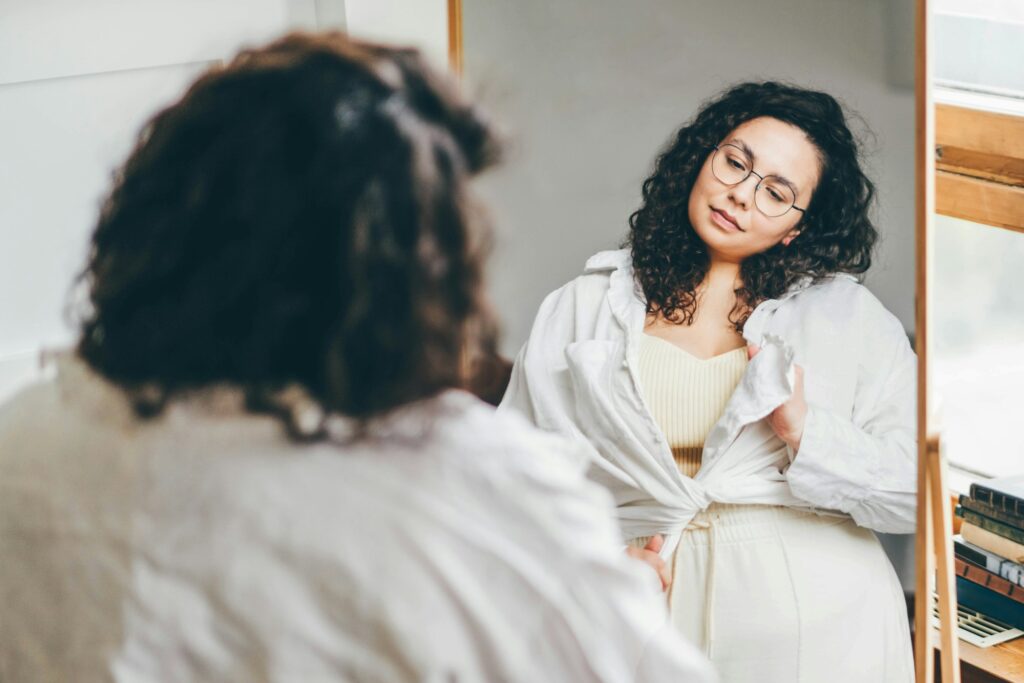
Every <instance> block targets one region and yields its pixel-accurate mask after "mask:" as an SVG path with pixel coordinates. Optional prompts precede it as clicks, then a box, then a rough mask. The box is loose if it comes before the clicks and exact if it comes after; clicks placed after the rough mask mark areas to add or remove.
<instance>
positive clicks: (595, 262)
mask: <svg viewBox="0 0 1024 683" xmlns="http://www.w3.org/2000/svg"><path fill="white" fill-rule="evenodd" d="M616 273H618V274H619V275H622V274H628V276H629V277H632V262H631V259H630V254H629V250H628V249H612V250H608V251H599V252H597V253H596V254H594V255H593V256H591V257H590V258H588V259H587V260H586V263H584V265H583V270H582V271H581V272H579V273H578V274H577V275H576V276H575V277H573V279H571V280H569V281H568V282H566V283H565V284H563V285H562V286H561V287H559V288H558V289H556V290H555V291H553V292H551V294H549V295H548V299H553V298H563V297H565V296H566V295H570V296H572V297H576V298H581V297H582V298H592V297H602V296H604V295H605V294H607V292H608V290H609V288H610V287H611V285H612V282H613V280H614V279H615V278H616Z"/></svg>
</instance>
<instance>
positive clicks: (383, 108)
mask: <svg viewBox="0 0 1024 683" xmlns="http://www.w3.org/2000/svg"><path fill="white" fill-rule="evenodd" d="M497 151H498V149H497V144H496V142H495V139H494V136H493V135H492V133H491V131H490V129H489V127H488V126H487V125H486V124H485V122H484V121H483V119H482V118H481V117H480V115H479V114H478V112H477V111H476V110H475V109H474V108H473V107H472V106H471V105H470V104H469V103H468V102H466V101H464V100H463V99H462V98H461V96H460V95H459V93H458V92H457V89H456V87H455V85H454V83H453V82H451V81H450V80H448V79H447V78H442V77H440V76H439V75H438V74H435V73H433V72H432V71H431V70H430V69H429V68H427V67H426V65H425V63H424V61H423V60H422V59H421V57H420V55H419V54H418V53H417V52H416V51H414V50H407V49H395V48H389V47H384V46H380V45H374V44H370V43H365V42H359V41H355V40H351V39H349V38H346V37H345V36H343V35H341V34H339V33H331V34H318V35H313V34H303V33H295V34H290V35H288V36H285V37H284V38H281V39H279V40H277V41H276V42H274V43H272V44H270V45H268V46H266V47H263V48H260V49H250V50H245V51H243V52H241V53H240V54H239V55H238V56H237V57H235V58H234V60H232V61H231V62H230V63H229V64H227V65H226V66H223V67H221V68H214V69H212V70H211V71H209V72H207V73H206V74H205V75H203V76H202V77H200V78H199V79H198V80H197V81H196V82H195V83H194V84H193V85H192V86H191V87H190V88H189V89H188V91H187V92H186V93H185V94H184V96H183V97H182V98H181V99H180V100H179V101H178V102H176V103H175V104H173V105H171V106H169V107H167V108H166V109H164V110H163V111H161V112H159V113H158V114H157V115H156V116H155V117H154V118H153V119H152V120H151V121H150V122H149V123H148V124H147V125H146V126H145V127H144V129H143V131H142V133H141V135H140V138H139V141H138V143H137V145H136V147H135V149H134V151H133V152H132V153H131V155H130V157H129V158H128V160H127V162H126V163H125V165H124V167H123V169H121V170H120V171H119V172H118V174H117V175H116V177H115V182H114V187H113V189H112V191H111V193H110V195H109V197H108V198H107V200H106V201H105V204H104V206H103V208H102V211H101V215H100V218H99V223H98V226H97V227H96V229H95V232H94V233H93V236H92V243H91V250H90V256H89V259H88V263H87V266H86V268H85V270H84V272H83V273H82V275H81V276H80V281H83V282H84V283H85V287H84V288H85V289H87V290H88V299H89V302H88V305H87V309H88V310H87V311H85V312H83V313H82V314H81V316H80V317H81V318H82V322H81V332H82V334H81V339H80V342H79V345H78V353H79V355H80V356H81V357H82V358H84V359H85V361H86V362H87V363H88V364H89V365H90V366H92V367H93V368H94V369H96V370H97V371H99V372H100V373H101V374H102V375H104V376H105V377H106V378H108V379H109V380H111V381H112V382H114V383H116V384H118V385H120V386H122V387H123V388H124V389H126V390H128V391H129V393H130V395H132V396H134V397H138V400H137V401H136V407H137V409H138V410H139V412H140V413H143V414H145V413H156V412H159V410H160V408H161V407H162V406H163V404H164V402H165V401H166V400H167V398H168V397H169V396H171V395H174V394H175V393H177V392H184V391H187V390H191V389H197V388H201V387H205V386H207V385H212V384H219V383H223V384H228V385H231V386H235V387H239V388H241V389H243V390H244V391H245V392H246V394H247V395H248V396H249V397H250V399H251V400H250V407H251V408H255V407H257V406H260V405H262V406H264V407H265V406H266V405H273V402H270V403H268V402H267V401H261V400H259V399H257V398H253V397H258V396H268V395H273V394H274V392H281V393H288V392H292V393H294V390H295V389H296V387H297V388H298V389H300V390H301V391H302V392H304V394H305V395H306V396H307V397H308V398H309V399H310V400H311V401H313V402H314V403H315V405H316V406H317V407H318V408H320V409H322V411H323V412H324V413H332V412H334V413H342V414H344V415H347V416H351V417H355V418H358V419H360V420H362V421H364V422H365V419H367V418H369V417H371V416H373V415H376V414H380V413H383V412H385V411H388V410H389V409H392V408H394V407H396V406H399V405H401V404H404V403H407V402H409V401H413V400H416V399H419V398H425V397H429V396H431V395H435V394H436V393H438V392H439V391H441V390H443V389H445V388H448V387H458V386H465V385H466V384H467V382H468V381H469V378H468V377H467V375H468V374H469V373H468V372H467V367H468V366H469V362H468V361H467V358H475V357H477V356H479V355H480V354H481V353H482V350H483V349H485V348H486V349H491V348H493V345H494V338H493V331H494V326H493V324H492V322H491V316H490V313H489V312H488V310H487V305H486V303H485V301H484V300H483V296H482V293H481V263H482V252H484V251H485V250H486V247H487V245H486V242H487V236H488V234H489V232H488V231H487V230H486V229H485V228H484V227H483V226H480V225H479V224H480V223H481V222H482V221H481V216H480V215H479V214H480V212H479V211H478V210H477V209H476V208H475V205H474V204H473V203H472V201H471V198H470V196H469V194H468V191H467V184H468V180H469V178H470V176H472V175H473V174H476V173H477V172H479V171H481V170H482V169H483V168H485V167H486V166H488V165H490V164H491V163H492V162H493V161H494V160H495V159H496V155H497Z"/></svg>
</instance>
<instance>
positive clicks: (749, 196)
mask: <svg viewBox="0 0 1024 683" xmlns="http://www.w3.org/2000/svg"><path fill="white" fill-rule="evenodd" d="M757 183H758V179H757V176H755V175H754V174H753V173H751V174H750V175H748V176H747V177H746V179H744V180H743V181H742V182H740V183H736V184H735V185H733V186H732V187H731V188H729V199H731V200H732V201H733V202H735V203H736V205H738V206H741V207H743V208H744V209H749V208H750V206H751V205H752V202H753V201H754V193H755V192H757Z"/></svg>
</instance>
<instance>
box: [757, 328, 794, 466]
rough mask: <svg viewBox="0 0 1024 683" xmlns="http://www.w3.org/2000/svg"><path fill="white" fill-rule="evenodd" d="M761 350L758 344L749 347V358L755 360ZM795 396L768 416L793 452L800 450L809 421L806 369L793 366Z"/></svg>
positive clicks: (780, 436)
mask: <svg viewBox="0 0 1024 683" xmlns="http://www.w3.org/2000/svg"><path fill="white" fill-rule="evenodd" d="M760 350H761V347H760V346H757V345H756V344H748V345H747V358H749V359H753V358H754V356H756V355H757V354H758V352H759V351H760ZM793 370H794V375H795V377H794V380H793V395H792V396H790V397H789V400H788V401H786V402H785V403H783V404H782V405H780V406H779V407H778V408H776V409H775V410H773V411H772V412H771V414H770V415H769V416H768V424H770V425H771V427H772V430H773V431H774V432H775V433H776V434H777V435H778V436H779V438H780V439H782V440H783V441H785V442H786V444H788V445H789V447H790V448H792V449H793V452H794V453H796V452H798V451H799V450H800V439H801V438H803V435H804V422H805V421H806V420H807V401H806V400H804V369H803V368H802V367H800V366H799V365H794V366H793Z"/></svg>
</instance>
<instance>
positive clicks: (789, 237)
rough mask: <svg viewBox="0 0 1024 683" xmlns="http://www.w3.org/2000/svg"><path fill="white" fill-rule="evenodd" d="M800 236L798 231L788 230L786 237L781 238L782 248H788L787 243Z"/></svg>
mask: <svg viewBox="0 0 1024 683" xmlns="http://www.w3.org/2000/svg"><path fill="white" fill-rule="evenodd" d="M799 234H800V231H799V230H790V231H789V232H788V233H786V236H785V237H783V238H782V246H784V247H788V246H789V243H790V242H792V241H793V240H795V239H796V236H797V235H799Z"/></svg>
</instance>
